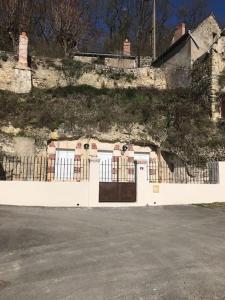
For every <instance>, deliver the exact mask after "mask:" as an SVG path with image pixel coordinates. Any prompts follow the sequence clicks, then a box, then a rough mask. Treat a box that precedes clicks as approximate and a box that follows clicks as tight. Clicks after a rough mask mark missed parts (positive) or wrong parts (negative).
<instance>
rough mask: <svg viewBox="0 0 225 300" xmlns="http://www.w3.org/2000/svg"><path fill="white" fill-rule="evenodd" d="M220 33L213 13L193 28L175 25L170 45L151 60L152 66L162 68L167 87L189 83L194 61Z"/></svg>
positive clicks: (206, 50) (208, 47)
mask: <svg viewBox="0 0 225 300" xmlns="http://www.w3.org/2000/svg"><path fill="white" fill-rule="evenodd" d="M220 34H221V29H220V26H219V24H218V22H217V20H216V18H215V17H214V16H213V15H210V16H209V17H207V18H206V19H205V20H203V21H202V22H201V23H200V24H199V25H198V26H197V27H196V28H195V29H193V30H188V31H186V28H185V24H180V25H178V26H177V29H176V31H175V34H174V37H173V40H172V44H171V46H170V47H169V48H168V49H167V50H166V51H165V52H164V53H163V54H162V55H160V56H159V57H158V58H157V59H156V60H155V61H154V62H153V66H154V67H157V68H162V69H164V71H165V74H166V79H167V85H168V88H176V87H185V86H188V85H189V84H190V80H191V79H190V71H191V69H192V66H193V64H194V62H195V61H196V60H197V59H198V58H200V57H201V56H203V55H204V54H205V53H207V52H208V51H209V49H210V48H211V46H212V45H213V43H214V42H215V41H216V40H217V39H218V37H219V36H220Z"/></svg>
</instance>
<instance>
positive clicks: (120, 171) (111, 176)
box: [99, 158, 137, 203]
mask: <svg viewBox="0 0 225 300" xmlns="http://www.w3.org/2000/svg"><path fill="white" fill-rule="evenodd" d="M136 174H137V168H136V163H135V162H128V159H127V158H123V159H122V158H118V159H115V158H113V159H110V160H105V161H101V163H100V183H99V202H101V203H103V202H136Z"/></svg>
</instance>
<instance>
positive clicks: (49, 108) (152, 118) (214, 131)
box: [0, 86, 225, 160]
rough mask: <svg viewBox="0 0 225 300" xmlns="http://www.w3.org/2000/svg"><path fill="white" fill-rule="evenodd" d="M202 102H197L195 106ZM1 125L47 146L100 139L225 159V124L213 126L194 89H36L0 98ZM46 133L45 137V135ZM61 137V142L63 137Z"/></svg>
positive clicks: (192, 156)
mask: <svg viewBox="0 0 225 300" xmlns="http://www.w3.org/2000/svg"><path fill="white" fill-rule="evenodd" d="M196 99H198V101H197V100H196ZM0 103H1V110H0V125H1V127H2V129H1V131H2V134H4V135H7V134H8V135H12V133H7V131H6V130H5V129H4V130H3V128H5V126H8V124H11V125H12V126H13V127H15V128H20V130H19V131H18V132H17V133H15V134H19V135H22V136H33V137H35V138H36V139H37V140H38V142H40V141H41V140H47V139H48V138H49V136H50V132H52V131H54V130H58V132H59V133H60V134H59V138H60V137H61V138H63V137H67V138H72V137H76V138H80V137H97V138H98V139H99V140H104V141H116V140H117V139H121V140H122V141H124V142H132V143H135V144H139V145H149V146H155V147H158V148H160V149H161V150H165V151H169V152H173V153H177V154H179V155H181V156H182V157H183V158H184V159H187V160H189V159H191V160H193V159H195V160H198V159H212V158H213V159H222V158H223V159H224V158H225V148H224V146H225V137H224V132H225V124H223V122H222V121H221V122H220V123H218V124H217V125H215V123H213V122H212V121H211V120H210V116H209V114H208V104H207V102H205V100H204V99H201V97H198V95H195V94H194V93H193V92H191V90H190V89H178V90H171V91H166V90H165V91H159V90H155V89H147V88H138V89H126V90H124V89H95V88H92V87H89V86H78V87H66V88H58V89H52V90H39V89H34V90H33V91H32V93H30V94H27V95H17V94H14V93H10V92H3V91H1V92H0ZM43 132H44V134H43ZM60 135H61V136H60Z"/></svg>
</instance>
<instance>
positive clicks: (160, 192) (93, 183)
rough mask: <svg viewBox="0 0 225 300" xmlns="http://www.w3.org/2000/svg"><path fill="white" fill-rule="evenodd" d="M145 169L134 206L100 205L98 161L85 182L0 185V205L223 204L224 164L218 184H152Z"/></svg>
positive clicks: (143, 166)
mask: <svg viewBox="0 0 225 300" xmlns="http://www.w3.org/2000/svg"><path fill="white" fill-rule="evenodd" d="M146 168H147V165H146V164H138V166H137V202H136V203H99V201H98V196H99V179H98V178H99V160H98V159H96V158H93V159H92V160H91V161H90V180H89V181H87V182H19V181H0V205H18V206H20V205H21V206H49V207H77V206H78V205H79V206H80V207H129V206H146V205H153V206H154V205H186V204H194V203H212V202H225V163H219V172H220V183H219V184H152V183H149V182H148V181H147V178H146Z"/></svg>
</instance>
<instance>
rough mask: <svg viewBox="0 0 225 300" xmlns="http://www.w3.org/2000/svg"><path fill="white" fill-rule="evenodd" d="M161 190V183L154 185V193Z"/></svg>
mask: <svg viewBox="0 0 225 300" xmlns="http://www.w3.org/2000/svg"><path fill="white" fill-rule="evenodd" d="M159 192H160V188H159V185H153V193H155V194H158V193H159Z"/></svg>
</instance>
